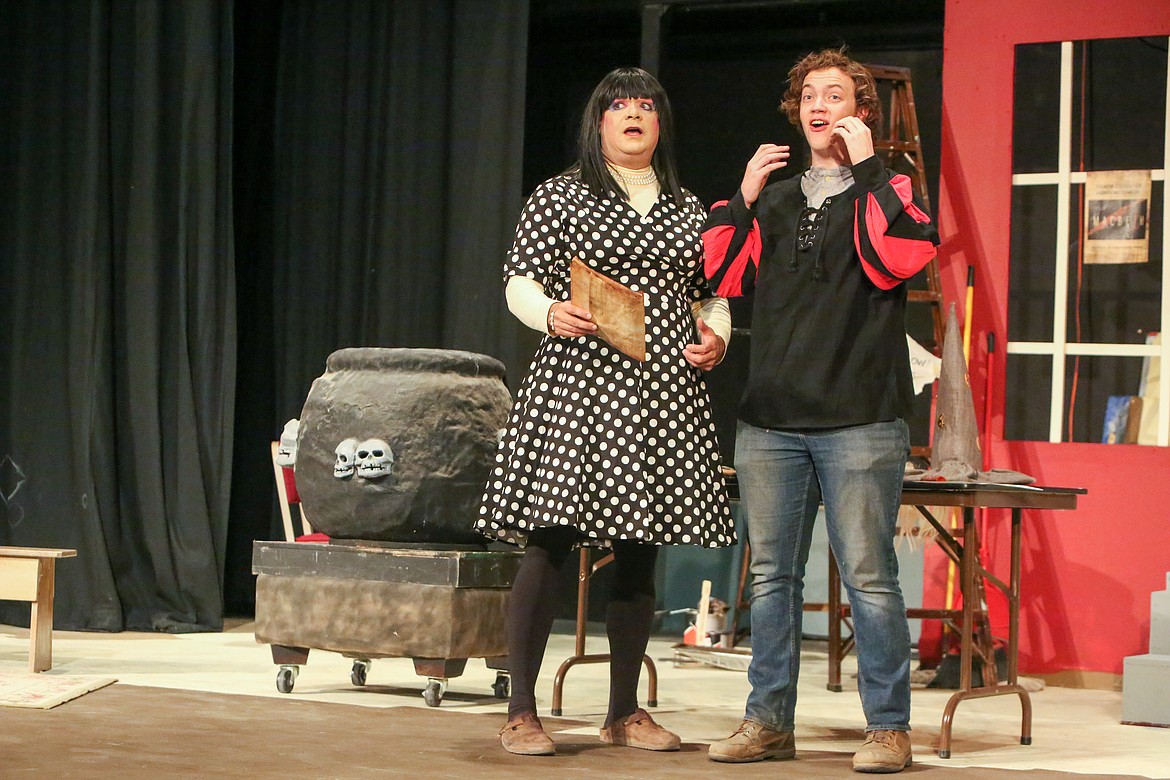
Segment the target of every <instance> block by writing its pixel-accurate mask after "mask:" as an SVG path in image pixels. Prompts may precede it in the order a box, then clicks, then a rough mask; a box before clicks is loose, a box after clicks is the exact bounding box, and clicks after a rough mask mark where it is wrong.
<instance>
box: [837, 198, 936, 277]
mask: <svg viewBox="0 0 1170 780" xmlns="http://www.w3.org/2000/svg"><path fill="white" fill-rule="evenodd" d="M890 184H891V185H893V188H894V191H895V192H896V193H897V195H898V199H899V200H900V201H901V203H902V208H903V210H904V211H905V213H906V214H907V215H909V216H910V217H911V218H912V219H913V220H914V221H915V222H917V223H919V224H924V223H925V224H928V223H929V222H930V218H929V217H928V216H926V214H925V213H924V212H923V211H922V210H921V209H920V208H918V207H917V206H915V205H914V203H913V201H912V200H911V198H912V197H913V195H912V188H911V186H910V180H909V179H908V178H907V177H905V176H902V175H898V176H895V177H894V178H893V179H891V180H890ZM862 204H863V202H862V201H858V203H857V215H856V219H855V220H854V223H853V243H854V246H855V247H857V253H858V254H859V255H860V256H861V263H862V270H864V271H865V275H866V276H868V277H869V279H870V281H872V282H873V283H874V284H875V285H876V286H877V287H879V288H880V289H882V290H889V289H892V288H894V287H896V286H897V285H898V284H900V283H901V282H902V281H905V280H906V279H909V278H910V277H912V276H914V274H916V273H918V272H919V271H920V270H922V268H923V267H924V266H925V265H926V264H927V263H929V262H930V260H931V258H933V257H934V256H935V247H934V243H933V242H931V241H929V240H926V239H924V238H900V237H897V236H891V235H888V231H889V228H890V223H889V220H888V218H887V216H886V213H885V211H884V210H883V209H882V208H881V204H880V203H879V202H878V199H877V198H876V197H875V196H874V195H873V193H870V194H868V195H867V196H866V198H865V200H864V209H863V208H862ZM863 226H864V230H865V233H864V235H863V234H862V232H861V231H862V229H863Z"/></svg>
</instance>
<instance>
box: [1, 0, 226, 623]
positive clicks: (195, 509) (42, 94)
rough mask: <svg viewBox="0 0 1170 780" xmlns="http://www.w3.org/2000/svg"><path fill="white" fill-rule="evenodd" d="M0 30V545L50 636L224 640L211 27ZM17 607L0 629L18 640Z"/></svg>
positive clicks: (27, 16)
mask: <svg viewBox="0 0 1170 780" xmlns="http://www.w3.org/2000/svg"><path fill="white" fill-rule="evenodd" d="M4 16H5V21H4V24H3V25H2V26H0V94H2V95H3V96H4V99H5V108H6V111H5V118H4V120H3V121H2V122H0V157H2V158H3V160H4V169H3V170H4V173H3V179H4V181H3V183H4V205H3V207H0V235H2V236H3V238H2V239H0V247H2V252H3V254H2V256H0V261H2V263H3V268H2V273H0V277H2V282H0V322H2V323H3V326H2V333H0V372H2V373H3V376H2V377H0V392H2V393H3V396H2V397H0V494H2V496H3V498H2V499H0V513H2V517H0V544H3V545H27V546H38V547H69V548H75V549H77V550H78V557H77V558H76V559H72V560H66V561H63V562H62V563H61V564H60V565H59V566H58V573H57V583H56V584H57V590H56V592H57V598H56V612H55V621H54V622H55V625H56V626H57V627H60V628H74V629H77V628H85V629H99V630H109V631H117V630H122V629H142V630H157V631H173V632H181V631H196V630H208V629H218V628H220V627H221V625H222V615H223V610H222V599H223V596H222V581H223V562H224V556H225V547H226V540H227V528H228V522H227V520H228V515H227V511H228V501H229V488H230V469H231V447H232V419H233V407H234V388H235V381H236V375H235V372H236V360H235V344H236V318H235V305H236V304H235V278H234V268H233V247H232V242H233V239H232V219H231V204H232V198H231V188H230V183H231V170H230V165H231V146H230V139H231V136H230V128H231V121H232V115H231V102H230V101H231V94H232V93H231V76H232V48H231V29H232V28H231V14H230V7H229V6H225V5H224V4H223V3H220V2H215V0H186V1H185V2H182V3H175V2H170V0H139V1H138V2H135V3H126V2H118V0H108V1H106V2H101V1H99V0H93V2H85V3H82V2H63V1H62V2H54V1H51V0H50V1H46V0H27V1H25V2H7V3H5V4H4ZM28 616H29V610H28V605H27V604H16V603H13V602H0V621H3V622H4V623H11V624H18V625H28Z"/></svg>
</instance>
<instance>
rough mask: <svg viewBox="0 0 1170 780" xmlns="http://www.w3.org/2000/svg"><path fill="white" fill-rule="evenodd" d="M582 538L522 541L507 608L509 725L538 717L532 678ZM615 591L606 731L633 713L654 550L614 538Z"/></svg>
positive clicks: (535, 536)
mask: <svg viewBox="0 0 1170 780" xmlns="http://www.w3.org/2000/svg"><path fill="white" fill-rule="evenodd" d="M579 538H580V536H579V534H578V532H577V529H575V528H566V527H563V526H558V527H554V528H540V529H537V530H535V531H533V532H531V533H530V534H529V535H528V546H527V547H526V548H525V551H524V559H523V560H522V561H521V563H520V571H519V572H517V574H516V581H515V582H514V583H513V584H512V594H511V597H510V601H509V603H508V621H507V626H508V666H509V668H510V672H511V676H512V698H511V700H510V701H509V703H508V718H509V719H512V718H515V717H517V716H519V715H522V714H524V713H526V712H531V713H534V714H535V713H536V678H537V675H539V673H540V663H541V661H542V660H544V651H545V646H546V645H547V644H548V635H549V632H550V631H551V630H552V623H553V617H554V615H553V612H554V608H555V606H556V605H555V603H554V599H553V596H554V595H555V593H556V589H557V584H558V580H559V579H560V578H559V576H558V575H559V573H560V570H561V567H562V566H564V563H565V561H566V560H568V558H569V557H570V553H572V552H573V545H574V544H576V542H577V541H578V540H579ZM612 544H613V563H612V564H611V565H612V566H613V571H614V578H613V588H612V591H611V594H610V600H609V604H608V605H607V607H606V612H605V631H606V634H607V635H608V636H609V653H610V662H609V714H608V715H607V716H606V719H605V725H607V726H608V725H610V724H611V723H613V722H615V721H619V720H622V719H624V718H626V717H628V716H630V715H632V714H633V713H634V710H636V709H637V708H638V675H639V673H640V672H641V670H642V656H643V655H644V654H645V652H646V643H647V642H648V641H649V640H650V623H651V621H652V620H653V618H654V563H655V561H656V560H657V558H658V547H657V546H655V545H648V544H641V543H639V542H631V541H628V540H625V539H614V540H613V542H612Z"/></svg>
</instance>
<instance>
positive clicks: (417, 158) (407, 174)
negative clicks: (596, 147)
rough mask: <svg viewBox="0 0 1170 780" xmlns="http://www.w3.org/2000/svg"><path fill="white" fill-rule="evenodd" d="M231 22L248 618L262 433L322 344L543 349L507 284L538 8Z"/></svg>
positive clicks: (235, 564) (235, 555)
mask: <svg viewBox="0 0 1170 780" xmlns="http://www.w3.org/2000/svg"><path fill="white" fill-rule="evenodd" d="M236 18H237V54H238V57H239V70H238V76H237V117H238V120H237V141H238V143H237V147H236V182H237V190H236V192H237V196H238V198H239V200H238V205H237V211H236V217H237V240H238V253H237V265H238V273H239V284H240V289H241V299H240V302H241V308H240V312H239V316H240V325H241V340H240V362H239V385H238V396H237V398H238V403H237V419H236V448H235V452H236V468H235V474H234V480H233V493H232V508H231V533H230V543H229V560H228V584H229V587H228V599H229V600H228V604H227V609H228V611H229V613H236V614H246V613H248V612H249V611H250V609H251V608H252V604H253V598H254V582H253V578H252V577H251V574H250V566H249V563H250V556H251V541H252V540H253V539H278V538H282V537H283V532H282V530H281V528H280V524H279V520H278V516H277V515H276V513H275V511H274V503H273V502H274V498H273V496H274V488H273V479H272V465H271V461H270V459H269V457H270V456H269V442H270V441H271V440H273V439H274V438H276V437H277V436H278V435H279V433H280V430H281V427H282V426H283V424H284V422H285V421H286V420H288V419H290V418H294V417H299V416H300V411H301V406H302V404H303V403H304V400H305V396H306V394H307V393H308V390H309V387H310V385H311V384H312V381H313V379H314V378H315V377H317V376H319V375H320V374H321V373H322V372H323V371H324V368H325V359H326V358H327V357H328V355H329V353H331V352H333V351H334V350H336V349H340V348H342V347H351V346H380V347H431V348H449V349H465V350H471V351H475V352H482V353H485V354H489V355H493V356H495V357H498V358H500V359H502V360H504V362H505V363H506V364H507V365H508V367H509V372H510V376H515V375H516V374H517V373H518V372H519V371H520V370H522V367H523V364H524V361H525V360H526V359H527V356H528V355H529V354H531V344H525V343H523V342H524V336H523V335H521V334H520V333H519V329H520V328H521V327H522V326H520V325H519V324H518V323H516V322H515V320H514V318H512V317H510V316H506V315H507V312H506V310H505V308H504V304H503V292H502V290H503V285H502V282H501V273H502V264H503V257H504V253H505V251H506V250H507V247H508V245H509V243H510V241H511V236H512V232H513V230H514V227H515V220H516V217H517V215H518V213H519V209H520V205H521V200H522V194H521V192H520V182H521V170H522V164H523V155H522V152H523V150H522V143H523V130H524V90H525V72H526V51H527V35H528V3H527V0H445V1H443V2H438V1H436V0H415V1H413V2H408V1H407V0H399V1H398V2H393V3H389V2H385V1H384V0H345V1H342V0H319V1H318V2H311V1H309V0H283V2H269V3H267V4H256V3H252V4H244V3H240V4H238V5H237V17H236ZM245 290H246V291H247V293H246V295H245V293H244V291H245ZM468 522H469V523H470V522H471V519H470V518H469V519H468Z"/></svg>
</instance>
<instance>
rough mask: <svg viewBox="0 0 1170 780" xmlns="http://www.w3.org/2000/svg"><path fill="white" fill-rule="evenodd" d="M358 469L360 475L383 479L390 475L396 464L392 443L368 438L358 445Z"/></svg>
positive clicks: (367, 477)
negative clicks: (391, 448) (391, 447)
mask: <svg viewBox="0 0 1170 780" xmlns="http://www.w3.org/2000/svg"><path fill="white" fill-rule="evenodd" d="M356 455H357V471H358V476H359V477H365V478H366V479H381V478H382V477H388V476H390V469H391V467H392V466H393V465H394V453H393V452H392V451H391V450H390V445H389V444H387V443H386V442H384V441H382V440H381V439H366V440H365V441H363V442H362V443H361V444H359V445H358V447H357V452H356Z"/></svg>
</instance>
